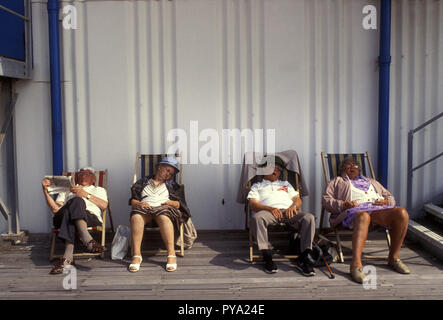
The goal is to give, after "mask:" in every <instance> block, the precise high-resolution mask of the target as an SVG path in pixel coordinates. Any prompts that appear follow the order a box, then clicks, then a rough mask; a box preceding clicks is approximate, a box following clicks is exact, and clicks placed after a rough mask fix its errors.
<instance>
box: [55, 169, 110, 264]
mask: <svg viewBox="0 0 443 320" xmlns="http://www.w3.org/2000/svg"><path fill="white" fill-rule="evenodd" d="M72 174H74V182H75V181H76V179H77V177H78V174H79V171H76V172H63V173H62V175H64V176H68V177H70V176H72ZM95 176H96V182H95V184H96V185H97V186H99V187H102V188H105V189H106V190H107V187H108V170H107V169H106V170H99V171H98V170H96V171H95ZM108 213H109V220H110V222H111V231H112V232H114V225H113V222H112V215H111V207H110V204H109V198H108V207H107V208H106V209H105V210H104V211H103V214H102V219H103V224H102V225H101V226H97V227H88V230H90V231H98V232H101V241H100V243H101V245H102V246H104V245H105V235H106V218H107V214H108ZM58 231H59V230H58V229H57V228H52V240H51V249H50V252H49V260H51V261H52V260H54V259H57V258H60V257H62V255H57V254H55V242H56V238H57V233H58ZM104 254H105V253H104V252H102V253H75V254H74V257H94V256H100V258H102V259H103V258H104Z"/></svg>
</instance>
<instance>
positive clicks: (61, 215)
mask: <svg viewBox="0 0 443 320" xmlns="http://www.w3.org/2000/svg"><path fill="white" fill-rule="evenodd" d="M78 219H83V220H85V221H86V224H87V225H88V226H89V227H96V226H99V225H101V222H100V220H98V218H97V216H96V215H94V214H92V213H90V212H89V211H87V210H86V203H85V201H84V200H83V199H82V198H80V197H75V198H73V199H70V200H69V201H68V202H66V203H65V205H64V206H63V207H61V208H60V210H58V212H57V213H56V214H55V215H54V218H53V223H54V227H56V228H57V229H59V232H58V238H60V239H62V240H65V241H68V242H70V243H74V241H75V231H76V227H75V220H78Z"/></svg>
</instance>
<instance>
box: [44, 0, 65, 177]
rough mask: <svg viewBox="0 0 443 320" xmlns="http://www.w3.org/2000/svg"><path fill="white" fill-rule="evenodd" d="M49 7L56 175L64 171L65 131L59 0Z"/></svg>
mask: <svg viewBox="0 0 443 320" xmlns="http://www.w3.org/2000/svg"><path fill="white" fill-rule="evenodd" d="M47 8H48V29H49V61H50V73H51V115H52V170H53V174H54V175H61V174H62V171H63V131H62V99H61V81H60V45H59V30H58V28H59V25H58V12H59V3H58V0H48V4H47Z"/></svg>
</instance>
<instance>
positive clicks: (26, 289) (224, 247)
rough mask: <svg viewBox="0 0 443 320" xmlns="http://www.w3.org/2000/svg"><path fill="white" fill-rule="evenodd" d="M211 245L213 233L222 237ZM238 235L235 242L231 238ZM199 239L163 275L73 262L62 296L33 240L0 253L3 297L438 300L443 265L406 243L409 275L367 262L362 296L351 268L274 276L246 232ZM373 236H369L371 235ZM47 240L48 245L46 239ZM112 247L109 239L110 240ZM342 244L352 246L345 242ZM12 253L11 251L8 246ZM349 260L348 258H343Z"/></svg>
mask: <svg viewBox="0 0 443 320" xmlns="http://www.w3.org/2000/svg"><path fill="white" fill-rule="evenodd" d="M221 234H223V236H221V237H220V238H219V239H217V235H221ZM233 237H234V238H236V237H237V239H233ZM233 237H230V235H229V232H226V233H220V232H216V235H213V234H210V233H206V234H205V233H204V232H202V233H199V238H198V239H197V242H196V244H195V246H194V248H193V249H191V250H189V251H188V252H187V253H185V257H184V258H178V260H177V261H178V269H177V271H176V272H173V273H168V272H165V270H164V266H165V262H166V259H165V257H164V256H146V257H144V261H143V263H142V266H141V269H140V271H139V272H138V273H135V274H133V273H130V272H128V271H127V266H128V264H129V262H130V259H129V258H126V259H125V260H122V261H120V260H110V258H109V253H108V254H107V255H106V257H105V259H103V260H101V259H82V260H77V264H78V268H77V280H78V282H77V285H78V289H77V290H72V291H70V290H64V289H63V278H64V275H57V276H53V275H49V274H48V273H49V270H50V269H51V268H52V265H53V264H52V263H49V261H48V260H47V259H48V255H47V253H48V250H49V246H48V242H49V237H47V235H41V236H36V235H31V237H30V243H31V244H30V246H29V247H28V248H21V249H20V250H19V249H18V248H12V249H11V250H8V251H6V252H4V253H2V254H0V288H1V289H2V290H0V298H1V299H90V298H92V299H152V300H154V299H171V300H173V299H185V300H189V299H214V300H220V299H257V300H259V299H285V300H286V299H291V300H294V299H318V300H320V299H422V298H427V299H438V298H439V297H440V299H441V297H443V271H442V270H443V264H442V262H441V261H439V260H435V259H433V258H432V256H431V255H430V254H429V253H427V252H423V251H420V247H419V246H415V245H409V244H408V243H406V244H405V246H404V248H403V249H402V251H401V255H400V256H401V258H402V259H403V260H404V261H405V263H407V264H408V266H409V267H410V269H411V271H412V274H410V275H406V276H405V275H401V274H398V273H396V272H394V271H392V270H391V269H390V268H389V267H387V266H386V260H384V259H367V260H366V261H364V263H365V264H366V265H367V264H371V265H374V266H375V267H376V271H377V290H365V289H364V288H363V287H362V285H359V284H356V283H354V282H352V281H351V280H350V276H349V262H346V263H344V264H339V263H333V264H332V265H331V268H332V270H333V272H334V274H335V275H336V278H335V279H333V280H332V279H329V277H328V272H327V270H326V268H316V273H317V275H316V276H315V277H310V278H306V277H304V276H302V275H300V274H299V273H298V272H297V271H295V269H294V266H293V265H292V264H291V263H290V262H289V261H282V262H278V267H279V272H278V273H277V274H274V275H269V274H266V273H265V272H264V271H263V266H262V264H260V263H257V264H250V263H249V262H247V256H248V238H247V234H246V235H245V233H244V232H243V233H241V232H233ZM370 237H371V235H370ZM46 240H48V241H46ZM108 240H109V241H111V240H112V237H108ZM236 243H237V244H238V246H236ZM344 245H345V246H348V245H350V241H349V240H345V241H344ZM13 247H14V246H13ZM386 250H387V247H386V240H385V239H384V238H383V237H381V238H380V237H378V235H375V236H374V237H371V238H370V239H369V241H368V243H367V245H366V246H365V249H364V252H365V253H366V254H373V255H375V254H377V255H379V254H382V253H385V252H387V251H386ZM348 258H349V256H348Z"/></svg>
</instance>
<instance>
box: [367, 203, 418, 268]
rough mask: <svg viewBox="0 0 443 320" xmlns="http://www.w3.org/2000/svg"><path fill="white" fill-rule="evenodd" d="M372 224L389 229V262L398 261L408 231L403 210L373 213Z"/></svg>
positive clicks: (406, 217)
mask: <svg viewBox="0 0 443 320" xmlns="http://www.w3.org/2000/svg"><path fill="white" fill-rule="evenodd" d="M371 220H372V222H374V223H376V224H379V225H382V226H385V227H390V228H391V229H390V230H389V234H390V236H391V248H390V250H389V258H388V259H389V261H392V260H396V259H398V256H399V253H400V249H401V246H402V244H403V240H404V239H405V236H406V232H407V231H408V221H409V214H408V212H407V211H406V209H404V208H392V209H384V210H380V211H374V212H373V213H372V215H371Z"/></svg>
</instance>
